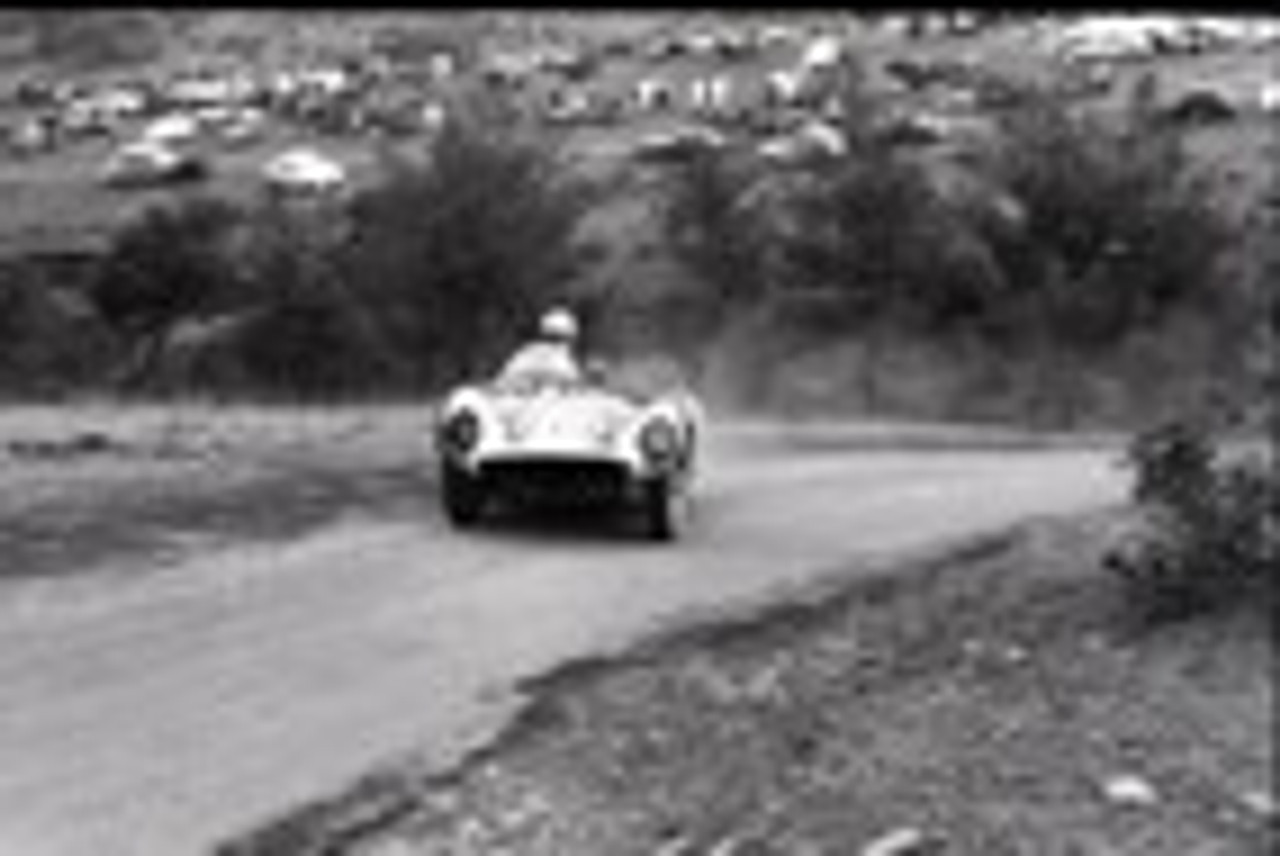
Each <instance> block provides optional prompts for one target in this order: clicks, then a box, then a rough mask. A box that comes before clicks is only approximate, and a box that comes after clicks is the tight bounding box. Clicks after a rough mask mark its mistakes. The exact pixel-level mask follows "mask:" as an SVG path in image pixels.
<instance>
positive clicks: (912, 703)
mask: <svg viewBox="0 0 1280 856" xmlns="http://www.w3.org/2000/svg"><path fill="white" fill-rule="evenodd" d="M1115 524H1116V515H1115V514H1114V513H1112V514H1107V515H1092V516H1089V517H1087V518H1079V519H1071V520H1054V521H1041V522H1037V523H1032V524H1028V525H1026V526H1023V527H1021V528H1019V529H1018V530H1016V531H1015V532H1013V533H1010V534H1009V535H1007V536H1006V537H1000V538H994V539H990V538H989V539H983V540H982V541H979V542H974V543H973V544H971V545H970V546H969V547H968V548H967V549H965V550H963V551H961V552H960V553H956V554H952V555H950V556H949V557H947V559H946V560H944V561H929V562H926V563H921V564H916V565H914V566H909V567H903V568H898V569H896V570H895V572H894V573H892V574H888V575H882V576H879V577H877V578H875V579H871V580H863V581H860V582H858V583H856V584H854V585H853V586H852V587H849V588H846V589H844V590H842V591H837V592H831V593H828V594H827V595H825V596H823V597H820V598H817V599H814V600H812V601H808V602H806V603H804V604H799V605H797V604H791V605H787V606H780V607H776V608H772V609H770V610H768V611H766V612H765V613H763V614H762V615H759V616H756V617H754V618H751V619H743V620H736V621H733V622H731V623H727V624H721V625H718V626H712V627H704V628H702V629H696V630H690V631H683V632H680V633H677V634H676V635H673V636H669V637H667V638H663V639H658V640H655V641H654V642H653V643H652V644H649V645H646V646H642V647H641V648H639V649H637V650H634V651H632V652H631V653H629V654H627V655H625V656H624V657H622V658H621V659H617V660H610V661H595V662H585V663H578V664H573V665H570V666H567V667H565V668H563V669H560V670H559V671H557V672H555V673H553V674H552V675H550V676H547V677H545V678H543V679H540V680H538V681H537V682H536V685H535V686H532V687H530V690H531V693H530V695H531V696H532V697H533V698H534V699H535V701H534V702H533V703H532V704H531V705H530V706H529V707H528V708H527V709H526V711H525V712H524V714H523V715H522V716H521V717H519V719H518V720H517V721H516V722H515V723H514V724H513V725H512V726H511V727H510V728H508V729H507V730H506V732H505V733H504V734H503V735H502V737H501V738H500V739H499V740H497V741H496V742H495V743H493V744H492V745H491V746H489V747H488V748H487V749H485V750H484V751H482V752H480V753H477V754H475V755H474V756H472V757H471V758H469V759H468V760H467V761H466V762H465V763H464V764H462V765H461V766H460V767H458V768H457V769H456V770H455V771H453V772H452V773H449V774H448V775H439V774H434V775H433V774H428V773H425V772H424V771H423V770H422V769H421V768H420V767H419V766H417V765H416V764H415V760H414V759H413V758H412V757H407V758H405V759H404V760H403V761H401V762H398V763H396V764H394V765H391V766H389V767H387V768H384V769H380V770H377V771H375V772H373V773H371V774H370V775H369V776H368V777H366V778H365V779H363V780H362V781H360V782H358V783H356V784H355V785H354V786H353V787H352V788H351V789H350V790H348V791H347V792H345V793H343V794H341V795H337V796H335V797H334V798H333V799H332V800H327V801H324V802H323V803H318V804H314V805H310V806H305V807H302V808H300V809H299V810H298V811H296V812H294V813H292V814H290V815H289V816H287V817H284V818H279V819H277V820H275V821H273V822H270V823H267V824H265V825H264V826H262V827H261V828H259V829H257V830H252V831H246V832H245V833H243V834H242V835H240V836H238V837H237V838H235V839H233V840H229V841H228V842H227V843H226V844H225V845H224V846H223V847H222V848H221V849H219V850H218V851H217V852H218V854H219V856H233V854H234V856H247V854H253V856H267V854H271V856H284V854H301V853H326V854H361V856H365V854H383V855H384V856H387V854H419V856H423V855H424V854H473V853H474V854H494V853H504V854H538V856H542V854H547V856H551V854H559V856H576V854H583V856H587V854H591V855H592V856H612V854H620V855H621V854H626V855H627V856H629V854H646V856H657V855H658V854H661V856H674V855H675V854H689V856H692V854H716V856H728V854H738V856H745V854H752V855H753V856H762V854H802V856H804V854H814V856H817V855H818V854H850V853H858V854H879V853H898V854H901V853H912V854H923V853H947V854H973V856H978V855H979V854H983V856H989V854H1102V853H1107V854H1110V853H1124V854H1127V856H1133V854H1151V856H1156V854H1161V855H1162V856H1164V855H1165V854H1171V853H1197V854H1223V856H1266V854H1271V853H1274V852H1275V846H1276V844H1277V839H1276V808H1275V790H1274V781H1273V780H1272V772H1271V771H1272V769H1273V761H1274V758H1273V750H1272V732H1273V722H1272V719H1271V717H1272V711H1273V705H1272V695H1271V694H1272V685H1273V682H1274V678H1275V668H1274V659H1273V655H1274V641H1275V637H1274V634H1273V632H1272V627H1271V626H1270V625H1269V623H1268V620H1269V616H1266V615H1262V614H1258V613H1256V612H1255V613H1249V612H1244V613H1239V614H1235V615H1231V616H1225V617H1221V618H1216V619H1212V620H1205V621H1201V622H1197V623H1191V624H1186V625H1182V626H1174V627H1168V628H1164V629H1160V630H1142V629H1140V628H1138V627H1137V626H1136V625H1135V624H1134V623H1133V621H1132V620H1131V616H1130V613H1129V612H1128V611H1127V610H1126V609H1125V605H1124V603H1123V602H1122V601H1121V599H1120V593H1119V591H1118V589H1117V588H1116V587H1114V586H1113V585H1112V583H1111V581H1110V580H1109V579H1108V578H1106V577H1105V576H1104V575H1103V574H1102V572H1101V571H1099V570H1098V565H1097V558H1098V556H1099V554H1100V552H1101V551H1102V550H1103V549H1105V546H1106V544H1107V543H1108V538H1109V533H1110V532H1111V531H1113V530H1112V527H1113V526H1114V525H1115ZM877 848H879V849H877ZM895 848H896V849H895Z"/></svg>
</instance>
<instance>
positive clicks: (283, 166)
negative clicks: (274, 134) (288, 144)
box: [262, 148, 347, 191]
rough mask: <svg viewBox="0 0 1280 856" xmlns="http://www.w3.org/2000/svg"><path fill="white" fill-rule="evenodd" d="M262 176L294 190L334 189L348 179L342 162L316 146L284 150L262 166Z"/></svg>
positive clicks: (274, 184) (273, 184)
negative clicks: (316, 149) (328, 155)
mask: <svg viewBox="0 0 1280 856" xmlns="http://www.w3.org/2000/svg"><path fill="white" fill-rule="evenodd" d="M262 176H263V178H264V179H265V180H266V181H267V183H268V184H270V185H271V186H273V187H277V188H280V189H291V190H316V191H323V190H334V189H337V188H340V187H342V186H343V185H344V184H345V183H346V180H347V171H346V169H345V168H344V167H343V166H342V164H340V163H338V162H337V161H335V160H333V159H332V158H328V157H326V156H324V155H322V154H320V153H319V152H317V151H315V150H313V149H307V148H296V149H290V150H288V151H285V152H282V153H281V154H279V155H276V156H275V157H274V158H272V159H271V160H269V161H268V162H267V163H266V165H265V166H264V167H263V168H262Z"/></svg>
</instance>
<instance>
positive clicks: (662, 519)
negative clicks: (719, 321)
mask: <svg viewBox="0 0 1280 856" xmlns="http://www.w3.org/2000/svg"><path fill="white" fill-rule="evenodd" d="M701 423H702V415H701V408H700V407H699V405H698V403H697V401H696V399H695V398H694V397H693V396H692V395H691V394H690V393H688V392H687V391H684V390H678V391H672V392H663V393H659V394H655V395H640V394H637V393H634V392H632V393H627V392H623V391H621V390H619V389H617V388H611V387H610V386H609V385H608V384H606V383H605V382H603V381H601V380H598V379H597V380H593V381H581V382H566V381H564V380H557V379H552V378H543V379H534V378H524V379H519V380H505V379H501V378H499V379H498V380H495V381H493V382H490V383H485V384H474V385H467V386H462V387H459V388H457V389H455V390H454V391H453V392H452V393H451V394H450V395H449V396H448V397H447V398H446V399H445V401H444V402H443V404H442V406H441V408H440V410H439V411H438V414H437V422H436V438H435V439H436V448H437V452H438V457H439V464H440V475H441V485H440V491H441V498H442V501H443V504H444V510H445V513H446V514H447V516H448V518H449V520H450V521H451V522H452V523H453V524H454V525H455V526H469V525H472V524H474V523H476V522H477V521H478V520H479V519H480V518H481V516H482V515H483V514H484V513H485V512H486V511H487V510H489V509H490V508H491V507H492V506H494V505H496V504H498V503H508V504H519V505H524V504H540V505H541V504H556V505H561V506H566V505H567V506H581V505H601V504H609V505H614V506H618V507H624V508H630V509H635V510H638V511H639V512H640V519H641V521H642V523H643V525H644V530H645V532H646V533H647V535H648V536H649V537H651V538H653V539H656V540H663V541H667V540H672V539H674V538H676V537H678V535H679V533H680V531H681V529H682V527H683V525H684V524H685V522H686V520H687V517H688V514H689V511H690V502H691V496H690V492H691V489H692V486H693V476H694V468H695V462H696V458H697V448H698V443H699V439H700V433H701Z"/></svg>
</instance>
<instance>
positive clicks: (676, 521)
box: [643, 479, 689, 542]
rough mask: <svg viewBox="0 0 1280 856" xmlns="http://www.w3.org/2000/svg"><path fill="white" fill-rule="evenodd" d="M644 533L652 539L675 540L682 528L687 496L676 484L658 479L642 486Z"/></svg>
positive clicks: (685, 516) (687, 509) (687, 500)
mask: <svg viewBox="0 0 1280 856" xmlns="http://www.w3.org/2000/svg"><path fill="white" fill-rule="evenodd" d="M643 514H644V526H645V534H647V535H648V537H649V538H650V540H653V541H661V542H667V541H675V540H676V539H677V538H679V537H680V534H681V532H682V531H683V530H684V525H685V522H686V518H687V516H688V514H689V498H688V497H687V496H686V495H685V493H684V491H682V490H680V488H679V487H678V486H676V485H675V484H673V483H671V482H669V481H667V480H666V479H658V480H655V481H651V482H647V483H646V484H645V487H644V508H643Z"/></svg>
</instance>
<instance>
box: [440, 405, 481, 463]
mask: <svg viewBox="0 0 1280 856" xmlns="http://www.w3.org/2000/svg"><path fill="white" fill-rule="evenodd" d="M478 442H480V417H479V416H477V415H476V414H475V413H473V412H472V411H470V410H463V411H461V412H459V413H455V414H454V415H453V416H450V417H449V418H448V419H446V420H445V422H444V424H443V425H442V426H441V428H440V444H441V446H442V448H443V449H444V451H445V452H446V453H448V454H451V455H465V454H467V453H468V452H470V451H471V450H472V449H474V448H475V447H476V443H478Z"/></svg>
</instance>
